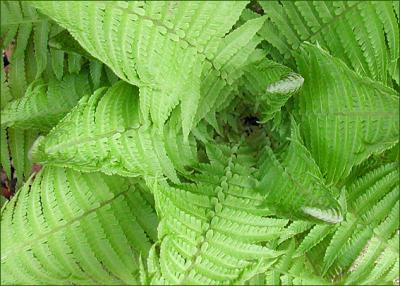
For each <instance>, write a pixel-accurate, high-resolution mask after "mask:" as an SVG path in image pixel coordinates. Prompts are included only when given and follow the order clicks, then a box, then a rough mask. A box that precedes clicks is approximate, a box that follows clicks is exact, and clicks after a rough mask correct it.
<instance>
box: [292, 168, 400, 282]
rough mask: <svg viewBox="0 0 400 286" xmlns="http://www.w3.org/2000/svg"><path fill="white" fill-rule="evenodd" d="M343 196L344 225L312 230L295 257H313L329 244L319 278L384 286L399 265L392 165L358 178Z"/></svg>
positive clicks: (396, 198) (396, 196) (396, 188)
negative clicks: (324, 243)
mask: <svg viewBox="0 0 400 286" xmlns="http://www.w3.org/2000/svg"><path fill="white" fill-rule="evenodd" d="M348 193H349V198H348V202H347V203H348V206H349V209H348V214H347V216H346V220H345V221H344V222H342V223H341V224H339V225H333V226H329V225H320V226H319V225H317V226H315V227H314V228H313V229H312V230H311V231H310V232H309V234H307V235H306V236H305V238H304V239H303V241H302V242H301V244H300V246H299V247H298V249H297V250H296V252H297V254H296V255H297V256H300V255H302V254H304V253H307V252H308V253H311V255H312V251H313V250H312V248H313V247H314V246H315V245H317V244H318V243H320V242H321V241H322V239H325V241H327V242H328V244H327V247H325V249H324V253H325V254H324V261H323V269H322V272H323V274H324V275H326V276H328V277H330V278H331V279H333V280H335V281H337V282H338V283H339V284H365V283H366V281H374V283H375V284H385V283H388V282H389V281H392V280H393V279H394V278H395V274H394V273H392V275H391V276H390V277H388V276H386V274H387V272H388V271H390V269H391V268H392V267H393V265H395V264H398V263H399V260H398V244H396V241H397V240H398V234H397V230H398V227H399V221H398V213H399V178H398V173H397V167H396V164H394V163H392V164H387V165H385V166H382V167H380V168H377V169H375V170H373V171H371V172H369V173H368V174H366V175H365V176H364V177H362V178H359V179H357V180H356V181H355V182H354V183H353V184H351V185H349V186H348ZM316 257H320V255H318V256H316ZM317 259H318V258H317ZM371 273H373V275H371Z"/></svg>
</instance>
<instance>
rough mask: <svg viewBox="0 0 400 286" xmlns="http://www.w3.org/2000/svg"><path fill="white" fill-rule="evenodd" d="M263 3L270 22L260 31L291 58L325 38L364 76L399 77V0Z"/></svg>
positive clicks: (325, 44) (323, 44) (326, 44)
mask: <svg viewBox="0 0 400 286" xmlns="http://www.w3.org/2000/svg"><path fill="white" fill-rule="evenodd" d="M261 5H262V7H263V8H264V11H265V12H266V14H267V15H268V17H269V22H268V23H266V25H265V26H264V28H263V30H262V31H261V32H260V34H261V36H262V37H263V38H264V39H265V40H267V41H268V42H269V43H270V44H272V46H273V47H274V48H276V49H277V50H279V52H280V53H281V54H282V55H284V57H285V58H286V60H287V62H290V59H292V57H293V51H295V50H296V49H297V48H298V47H299V46H300V44H301V43H302V42H304V41H308V42H312V43H318V44H320V45H321V47H323V48H325V49H327V50H328V51H329V52H330V53H331V54H332V55H333V56H335V57H338V58H340V59H341V60H343V61H344V62H345V63H346V64H347V65H348V66H350V67H352V68H353V69H354V70H355V71H356V72H357V73H358V74H360V75H362V76H366V77H370V78H371V79H373V80H377V81H380V82H383V83H384V84H389V85H391V80H392V79H393V80H394V81H395V82H397V84H398V83H399V75H398V65H399V63H398V59H399V44H398V43H399V28H398V27H399V19H398V17H396V15H395V9H394V8H395V4H394V2H393V3H392V2H391V1H384V2H375V1H352V2H329V1H314V2H302V1H298V2H282V3H281V2H278V1H276V2H272V1H261ZM396 70H397V74H396Z"/></svg>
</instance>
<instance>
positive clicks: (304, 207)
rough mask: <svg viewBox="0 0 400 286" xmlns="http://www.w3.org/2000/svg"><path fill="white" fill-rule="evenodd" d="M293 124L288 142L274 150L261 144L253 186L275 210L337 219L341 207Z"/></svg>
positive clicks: (297, 215) (300, 215) (320, 218)
mask: <svg viewBox="0 0 400 286" xmlns="http://www.w3.org/2000/svg"><path fill="white" fill-rule="evenodd" d="M293 124H294V125H293V127H292V135H291V139H290V143H289V146H287V147H286V148H284V149H283V150H282V151H280V152H279V153H278V154H275V153H274V151H272V149H271V148H270V147H269V146H266V147H265V151H264V153H263V154H262V155H261V165H260V170H259V174H258V176H259V177H260V184H259V186H258V187H257V188H258V190H259V192H260V193H262V194H264V195H265V204H266V205H268V206H269V207H271V208H273V209H274V210H275V211H276V212H277V213H278V214H282V215H287V216H291V217H293V218H303V219H304V218H310V216H311V217H314V218H316V219H319V220H323V221H326V222H330V223H337V222H340V221H341V220H342V216H341V213H340V212H341V210H340V208H339V205H338V203H337V201H336V200H335V199H334V193H333V191H332V190H330V189H329V188H327V187H326V186H325V185H324V180H323V178H322V174H321V172H320V170H319V168H318V166H317V164H316V163H315V161H314V160H313V159H312V157H311V155H310V153H309V151H308V150H307V149H306V147H304V145H303V142H302V139H301V138H300V131H299V129H298V126H297V125H296V123H295V122H294V121H293Z"/></svg>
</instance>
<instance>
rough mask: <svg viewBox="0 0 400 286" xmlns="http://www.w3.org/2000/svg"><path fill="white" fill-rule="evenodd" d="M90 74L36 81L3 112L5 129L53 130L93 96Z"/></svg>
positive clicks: (2, 121) (2, 124)
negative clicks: (84, 99)
mask: <svg viewBox="0 0 400 286" xmlns="http://www.w3.org/2000/svg"><path fill="white" fill-rule="evenodd" d="M89 92H90V88H89V84H88V77H87V74H80V75H78V76H75V75H66V76H65V77H64V78H63V80H61V81H59V80H56V79H50V80H49V82H48V83H47V84H46V83H45V82H44V81H43V80H36V81H34V82H32V83H31V84H30V85H29V86H28V87H27V90H26V93H25V95H24V96H23V97H22V98H18V99H15V100H13V101H12V102H9V103H8V104H7V105H6V106H5V107H4V109H3V110H2V111H1V126H2V127H3V128H5V127H15V128H19V129H40V130H45V131H46V130H49V129H50V128H51V127H53V126H55V125H56V124H57V122H58V121H59V120H60V119H61V118H62V117H63V116H64V115H65V114H66V113H67V112H69V111H70V110H71V109H72V107H74V106H75V105H76V104H77V102H78V100H79V98H80V97H82V96H83V95H84V94H85V93H89Z"/></svg>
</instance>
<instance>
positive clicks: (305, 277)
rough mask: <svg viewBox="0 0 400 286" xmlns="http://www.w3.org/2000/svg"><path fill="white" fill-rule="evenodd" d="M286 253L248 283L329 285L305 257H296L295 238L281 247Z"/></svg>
mask: <svg viewBox="0 0 400 286" xmlns="http://www.w3.org/2000/svg"><path fill="white" fill-rule="evenodd" d="M279 250H281V251H285V254H284V255H283V256H281V257H279V259H278V261H277V262H276V263H275V264H273V265H272V266H271V267H270V268H269V269H267V271H266V272H265V273H261V274H258V275H257V276H255V277H253V278H252V279H250V280H248V281H247V283H246V285H328V284H329V282H328V281H326V280H324V279H323V278H321V277H318V276H317V275H316V274H315V273H314V272H313V270H312V268H310V266H309V263H308V261H307V260H306V258H305V257H300V258H299V257H297V258H296V257H294V256H293V254H294V251H295V243H294V240H290V241H287V242H286V243H284V245H282V246H280V247H279Z"/></svg>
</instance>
